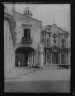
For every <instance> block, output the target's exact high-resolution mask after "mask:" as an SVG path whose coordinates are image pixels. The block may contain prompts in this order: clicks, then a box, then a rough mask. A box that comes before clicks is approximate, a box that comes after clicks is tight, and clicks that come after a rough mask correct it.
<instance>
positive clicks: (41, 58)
mask: <svg viewBox="0 0 75 96" xmlns="http://www.w3.org/2000/svg"><path fill="white" fill-rule="evenodd" d="M41 66H43V53H42V52H41Z"/></svg>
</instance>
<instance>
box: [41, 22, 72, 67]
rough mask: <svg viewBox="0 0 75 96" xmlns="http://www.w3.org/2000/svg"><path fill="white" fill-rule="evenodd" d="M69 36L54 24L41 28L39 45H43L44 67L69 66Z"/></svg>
mask: <svg viewBox="0 0 75 96" xmlns="http://www.w3.org/2000/svg"><path fill="white" fill-rule="evenodd" d="M70 36H71V34H70V33H69V32H67V31H64V30H63V29H62V28H60V27H58V26H57V25H56V24H53V25H47V26H45V27H43V30H42V32H41V43H42V45H43V52H42V54H43V58H44V65H51V66H52V65H57V64H70V57H71V45H70V43H71V42H70Z"/></svg>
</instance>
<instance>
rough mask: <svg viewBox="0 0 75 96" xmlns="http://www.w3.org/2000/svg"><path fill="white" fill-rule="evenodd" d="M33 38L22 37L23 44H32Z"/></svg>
mask: <svg viewBox="0 0 75 96" xmlns="http://www.w3.org/2000/svg"><path fill="white" fill-rule="evenodd" d="M32 42H33V38H32V37H22V43H23V44H32Z"/></svg>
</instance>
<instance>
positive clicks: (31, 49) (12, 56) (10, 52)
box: [4, 4, 71, 73]
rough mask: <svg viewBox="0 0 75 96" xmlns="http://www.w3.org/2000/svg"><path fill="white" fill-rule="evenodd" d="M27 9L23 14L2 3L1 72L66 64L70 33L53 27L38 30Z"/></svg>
mask: <svg viewBox="0 0 75 96" xmlns="http://www.w3.org/2000/svg"><path fill="white" fill-rule="evenodd" d="M32 15H33V14H32V12H31V11H30V9H29V7H26V9H25V10H24V12H23V14H22V13H19V12H17V11H15V4H4V68H5V69H4V70H5V73H8V72H10V71H12V70H13V69H14V68H17V67H25V66H35V65H40V66H44V65H52V64H56V65H57V64H70V56H71V52H70V49H71V46H70V33H69V32H67V31H64V30H62V29H61V28H60V27H57V25H56V24H53V25H48V26H45V27H43V28H42V21H39V20H37V19H35V18H33V17H32Z"/></svg>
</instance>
